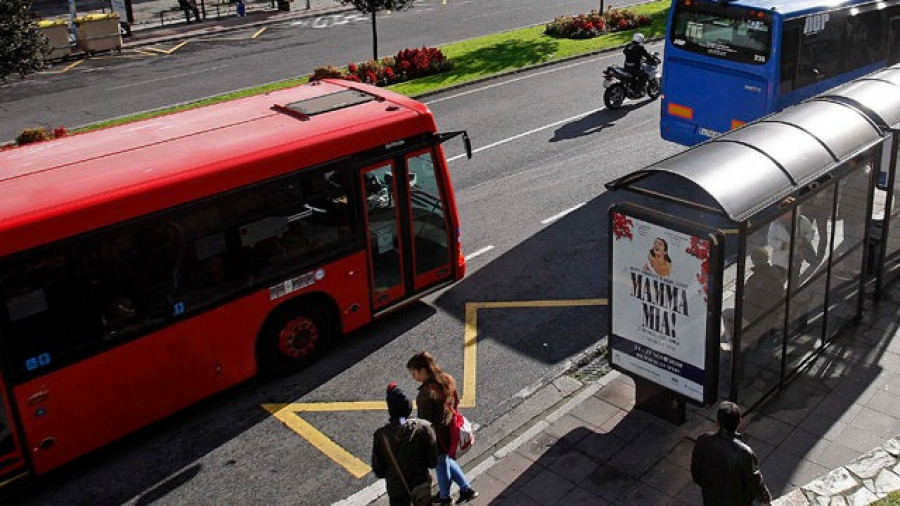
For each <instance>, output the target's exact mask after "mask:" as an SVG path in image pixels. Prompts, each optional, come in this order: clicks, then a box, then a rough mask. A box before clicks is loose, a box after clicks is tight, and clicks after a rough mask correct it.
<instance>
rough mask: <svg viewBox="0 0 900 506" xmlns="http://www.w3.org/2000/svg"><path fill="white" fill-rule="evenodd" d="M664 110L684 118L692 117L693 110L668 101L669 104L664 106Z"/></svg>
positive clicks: (690, 118)
mask: <svg viewBox="0 0 900 506" xmlns="http://www.w3.org/2000/svg"><path fill="white" fill-rule="evenodd" d="M666 110H667V111H668V112H669V114H671V115H672V116H678V117H679V118H684V119H686V120H692V119H694V110H693V109H692V108H690V107H686V106H683V105H678V104H673V103H672V102H669V106H668V107H667V108H666Z"/></svg>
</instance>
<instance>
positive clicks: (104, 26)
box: [75, 13, 122, 54]
mask: <svg viewBox="0 0 900 506" xmlns="http://www.w3.org/2000/svg"><path fill="white" fill-rule="evenodd" d="M75 28H76V30H75V45H77V46H78V47H79V48H81V50H82V51H84V52H85V53H88V54H90V53H100V52H103V51H112V50H116V51H120V50H121V49H122V35H121V34H120V33H119V16H118V14H115V13H112V14H88V15H87V16H83V17H80V18H75Z"/></svg>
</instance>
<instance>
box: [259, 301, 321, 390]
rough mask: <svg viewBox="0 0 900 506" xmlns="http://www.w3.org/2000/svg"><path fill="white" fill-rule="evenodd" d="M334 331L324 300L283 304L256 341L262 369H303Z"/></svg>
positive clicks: (282, 372)
mask: <svg viewBox="0 0 900 506" xmlns="http://www.w3.org/2000/svg"><path fill="white" fill-rule="evenodd" d="M331 334H332V325H331V319H330V318H329V316H328V311H327V309H326V308H325V307H323V306H322V305H321V304H316V303H306V304H303V303H299V302H298V303H293V304H289V305H288V306H284V307H282V308H280V309H279V310H277V311H276V312H275V313H273V314H272V316H271V317H270V318H269V320H268V321H267V322H266V324H265V325H264V326H263V331H262V333H261V334H260V336H259V340H258V342H257V360H258V364H259V370H260V372H261V373H263V374H267V375H275V376H281V375H285V374H291V373H293V372H296V371H299V370H300V369H303V368H304V367H306V366H307V365H309V364H310V363H311V362H312V361H313V359H314V358H315V356H316V355H317V354H318V352H319V351H320V350H321V349H322V346H323V345H324V344H325V342H326V341H328V340H329V339H330V338H331Z"/></svg>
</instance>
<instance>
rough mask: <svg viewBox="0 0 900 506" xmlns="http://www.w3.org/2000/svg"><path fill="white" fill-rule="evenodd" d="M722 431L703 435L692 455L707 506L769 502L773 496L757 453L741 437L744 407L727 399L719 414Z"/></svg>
mask: <svg viewBox="0 0 900 506" xmlns="http://www.w3.org/2000/svg"><path fill="white" fill-rule="evenodd" d="M716 419H717V420H718V425H719V431H718V432H707V433H705V434H701V435H700V436H699V437H698V438H697V442H696V443H694V453H693V454H692V455H691V476H692V477H693V478H694V483H696V484H697V485H700V489H701V490H702V492H703V504H704V506H751V505H752V504H753V500H754V499H756V500H757V501H759V502H761V503H764V504H769V503H770V502H771V501H772V495H771V494H770V493H769V489H768V488H767V487H766V484H765V483H764V482H763V477H762V473H761V472H760V471H759V462H758V461H757V460H756V454H755V453H753V450H751V449H750V447H749V446H747V444H746V443H744V442H743V441H741V440H740V439H738V437H739V435H738V432H737V429H738V426H739V425H740V424H741V410H740V408H739V407H738V406H737V404H735V403H733V402H729V401H725V402H723V403H722V404H720V405H719V410H718V412H717V413H716Z"/></svg>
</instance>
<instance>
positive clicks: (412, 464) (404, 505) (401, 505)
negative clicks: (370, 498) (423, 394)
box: [372, 383, 437, 506]
mask: <svg viewBox="0 0 900 506" xmlns="http://www.w3.org/2000/svg"><path fill="white" fill-rule="evenodd" d="M387 406H388V415H389V416H390V421H389V422H388V423H387V425H385V426H384V427H381V428H380V429H378V430H376V431H375V436H374V441H373V444H372V471H374V472H375V476H377V477H379V478H384V479H385V484H386V488H387V493H388V498H389V500H390V504H391V506H409V504H410V502H411V498H410V497H409V493H408V491H407V489H409V490H412V489H414V488H415V487H416V486H417V485H419V484H422V483H428V488H429V492H428V496H429V497H430V496H431V493H430V488H431V473H430V472H429V471H428V470H429V469H434V467H435V466H436V465H437V440H436V439H435V435H434V429H433V428H432V427H431V423H430V422H428V421H427V420H420V419H409V418H408V417H409V415H410V413H412V402H411V401H410V400H409V397H407V396H406V394H405V393H403V390H401V389H400V387H398V386H397V384H396V383H391V384H390V385H388V388H387ZM386 444H389V445H390V452H389V451H388V448H387V447H386V446H385V445H386ZM391 453H393V458H391ZM395 461H396V464H395ZM398 466H399V468H400V469H399V471H400V472H402V473H403V475H402V476H401V475H400V474H399V473H398V469H397V467H398ZM404 481H405V483H404Z"/></svg>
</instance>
